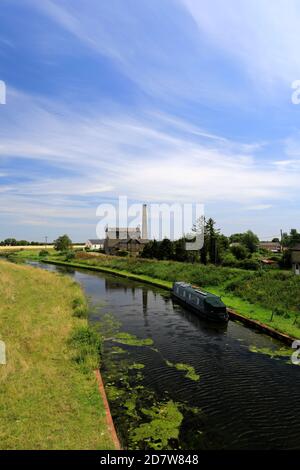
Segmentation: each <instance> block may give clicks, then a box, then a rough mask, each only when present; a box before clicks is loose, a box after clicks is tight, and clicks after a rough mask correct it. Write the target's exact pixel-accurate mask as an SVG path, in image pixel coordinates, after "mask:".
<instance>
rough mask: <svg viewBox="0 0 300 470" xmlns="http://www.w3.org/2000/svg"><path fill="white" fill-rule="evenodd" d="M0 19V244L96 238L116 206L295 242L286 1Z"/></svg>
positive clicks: (298, 164) (295, 37) (294, 53)
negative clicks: (103, 207)
mask: <svg viewBox="0 0 300 470" xmlns="http://www.w3.org/2000/svg"><path fill="white" fill-rule="evenodd" d="M0 6H1V26H0V80H4V81H5V83H6V85H7V103H6V105H0V227H1V228H0V239H3V238H5V237H8V236H15V237H16V238H27V239H38V240H42V239H43V238H44V236H45V235H47V236H48V237H49V239H50V240H51V239H53V238H55V237H57V236H58V235H60V234H61V233H65V232H67V233H69V234H70V235H71V237H72V238H73V239H74V240H76V241H79V240H84V239H86V238H88V237H94V236H95V229H96V224H97V222H98V221H99V219H98V218H97V217H96V209H97V206H98V205H99V204H101V203H104V202H109V201H114V200H115V199H116V198H117V197H118V196H119V195H127V196H128V198H129V200H130V201H133V202H148V203H151V202H175V201H176V202H196V203H204V204H205V212H206V215H208V216H212V217H213V218H215V219H216V221H217V224H218V226H219V227H221V229H222V231H223V232H224V233H226V234H230V233H233V232H237V231H243V230H247V229H248V228H251V229H253V230H254V231H256V232H257V233H258V234H259V236H260V237H261V238H271V237H273V236H278V234H279V231H280V228H283V229H284V230H288V229H289V228H291V227H296V228H298V229H300V223H299V219H300V217H299V216H300V210H299V202H300V195H299V169H300V132H299V123H300V105H298V106H297V105H294V104H293V103H292V101H291V95H292V91H293V90H292V88H291V84H292V82H293V81H294V80H297V79H300V61H299V46H300V30H299V21H300V3H299V1H297V0H239V2H237V1H236V0H227V1H226V2H224V1H223V0H209V1H208V0H207V1H206V0H201V1H200V0H151V1H149V0H110V1H104V0H103V1H99V0H59V1H58V0H43V1H38V0H23V1H22V2H20V1H17V0H1V4H0Z"/></svg>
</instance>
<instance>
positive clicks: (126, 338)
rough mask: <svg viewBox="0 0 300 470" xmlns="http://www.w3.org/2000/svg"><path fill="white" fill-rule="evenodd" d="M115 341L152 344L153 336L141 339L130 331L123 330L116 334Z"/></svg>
mask: <svg viewBox="0 0 300 470" xmlns="http://www.w3.org/2000/svg"><path fill="white" fill-rule="evenodd" d="M113 341H115V342H116V343H120V344H126V345H127V346H152V344H153V340H152V339H151V338H146V339H139V338H137V336H135V335H131V334H130V333H125V332H121V333H118V334H116V335H115V337H114V338H113Z"/></svg>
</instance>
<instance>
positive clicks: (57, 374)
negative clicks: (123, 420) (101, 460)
mask: <svg viewBox="0 0 300 470" xmlns="http://www.w3.org/2000/svg"><path fill="white" fill-rule="evenodd" d="M0 279H1V284H0V297H1V303H0V339H1V340H3V341H5V343H6V348H7V364H6V365H0V384H1V386H0V448H1V449H111V448H113V444H112V441H111V437H110V434H109V431H108V429H107V425H106V421H105V410H104V406H103V403H102V400H101V398H100V395H99V393H98V389H97V383H96V378H95V376H94V374H93V369H94V368H95V367H97V365H98V363H99V347H100V345H99V340H98V336H97V335H96V334H95V333H93V331H92V330H90V329H89V328H88V326H87V321H86V319H85V318H83V317H84V311H85V300H84V296H83V293H82V291H81V289H80V287H79V286H78V285H77V284H76V283H74V282H73V281H72V280H71V279H69V278H67V277H62V276H59V275H55V274H52V273H48V272H46V271H42V270H37V269H33V268H30V267H27V266H20V265H14V264H11V263H8V262H5V261H0Z"/></svg>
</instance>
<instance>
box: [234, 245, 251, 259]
mask: <svg viewBox="0 0 300 470" xmlns="http://www.w3.org/2000/svg"><path fill="white" fill-rule="evenodd" d="M230 251H231V253H232V254H233V255H234V256H235V257H236V259H238V260H242V259H246V258H248V256H249V250H248V249H247V248H246V247H245V246H244V245H233V246H231V247H230Z"/></svg>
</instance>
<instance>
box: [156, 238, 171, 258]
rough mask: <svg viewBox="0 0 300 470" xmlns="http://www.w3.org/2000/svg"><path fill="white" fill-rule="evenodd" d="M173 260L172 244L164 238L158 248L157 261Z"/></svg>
mask: <svg viewBox="0 0 300 470" xmlns="http://www.w3.org/2000/svg"><path fill="white" fill-rule="evenodd" d="M172 258H173V244H172V242H171V240H169V239H168V238H164V239H163V240H162V241H161V242H160V244H159V248H158V259H172Z"/></svg>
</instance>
